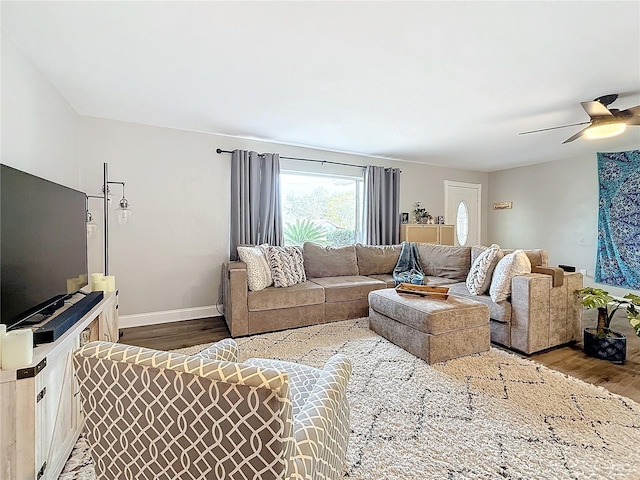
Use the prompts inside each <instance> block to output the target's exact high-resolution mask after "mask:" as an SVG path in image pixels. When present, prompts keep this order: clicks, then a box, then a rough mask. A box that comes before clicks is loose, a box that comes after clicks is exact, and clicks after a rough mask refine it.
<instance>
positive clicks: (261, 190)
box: [229, 150, 283, 260]
mask: <svg viewBox="0 0 640 480" xmlns="http://www.w3.org/2000/svg"><path fill="white" fill-rule="evenodd" d="M282 238H283V235H282V213H281V208H280V156H279V155H278V154H277V153H264V154H258V153H257V152H249V151H246V150H234V151H233V153H232V154H231V249H230V252H229V253H230V257H231V259H232V260H237V259H238V251H237V247H238V245H242V244H245V243H250V244H255V245H259V244H261V243H268V244H269V245H282Z"/></svg>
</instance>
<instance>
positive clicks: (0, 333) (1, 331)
mask: <svg viewBox="0 0 640 480" xmlns="http://www.w3.org/2000/svg"><path fill="white" fill-rule="evenodd" d="M6 333H7V326H6V325H4V324H0V370H1V369H2V337H4V336H5V334H6Z"/></svg>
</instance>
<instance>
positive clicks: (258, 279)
mask: <svg viewBox="0 0 640 480" xmlns="http://www.w3.org/2000/svg"><path fill="white" fill-rule="evenodd" d="M265 247H267V248H268V246H267V245H266V244H265V245H260V246H256V247H238V256H239V257H240V260H242V261H243V262H244V263H246V264H247V283H248V284H249V290H251V291H252V292H257V291H258V290H264V289H265V288H267V287H268V286H269V285H271V284H273V278H272V277H271V269H270V268H269V264H268V263H267V257H266V255H265Z"/></svg>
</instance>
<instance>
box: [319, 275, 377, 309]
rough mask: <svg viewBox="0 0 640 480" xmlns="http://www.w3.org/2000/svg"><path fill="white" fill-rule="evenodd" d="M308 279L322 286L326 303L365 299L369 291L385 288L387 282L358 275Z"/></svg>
mask: <svg viewBox="0 0 640 480" xmlns="http://www.w3.org/2000/svg"><path fill="white" fill-rule="evenodd" d="M309 280H310V281H312V282H314V283H317V284H318V285H321V286H322V287H324V298H325V302H326V303H337V302H349V301H351V300H361V299H366V298H367V295H369V292H371V291H373V290H379V289H381V288H387V284H386V283H384V282H382V281H380V280H376V279H375V278H370V277H362V276H359V275H356V276H340V277H323V278H310V279H309Z"/></svg>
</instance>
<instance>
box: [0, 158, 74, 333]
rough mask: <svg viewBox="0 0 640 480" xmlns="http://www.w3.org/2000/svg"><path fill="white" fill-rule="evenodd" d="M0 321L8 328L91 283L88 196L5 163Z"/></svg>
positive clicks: (0, 192) (1, 172) (0, 194)
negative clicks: (88, 241) (88, 248)
mask: <svg viewBox="0 0 640 480" xmlns="http://www.w3.org/2000/svg"><path fill="white" fill-rule="evenodd" d="M0 257H1V265H0V290H1V295H0V296H1V303H0V317H1V318H0V321H1V322H2V323H4V324H7V326H8V327H7V328H10V327H11V326H14V325H17V324H18V323H21V322H23V321H24V320H28V319H29V317H32V316H33V315H34V314H36V313H39V312H40V311H41V310H43V309H46V308H48V307H50V306H51V303H52V301H53V300H57V301H58V302H59V301H60V300H61V299H63V298H65V297H66V296H67V295H68V294H71V293H75V292H76V291H78V290H80V289H81V288H82V287H84V286H85V285H86V284H87V226H86V196H85V194H84V193H83V192H79V191H77V190H73V189H71V188H68V187H65V186H63V185H59V184H57V183H54V182H50V181H48V180H45V179H43V178H39V177H36V176H34V175H30V174H28V173H25V172H22V171H20V170H16V169H15V168H12V167H8V166H6V165H0Z"/></svg>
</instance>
